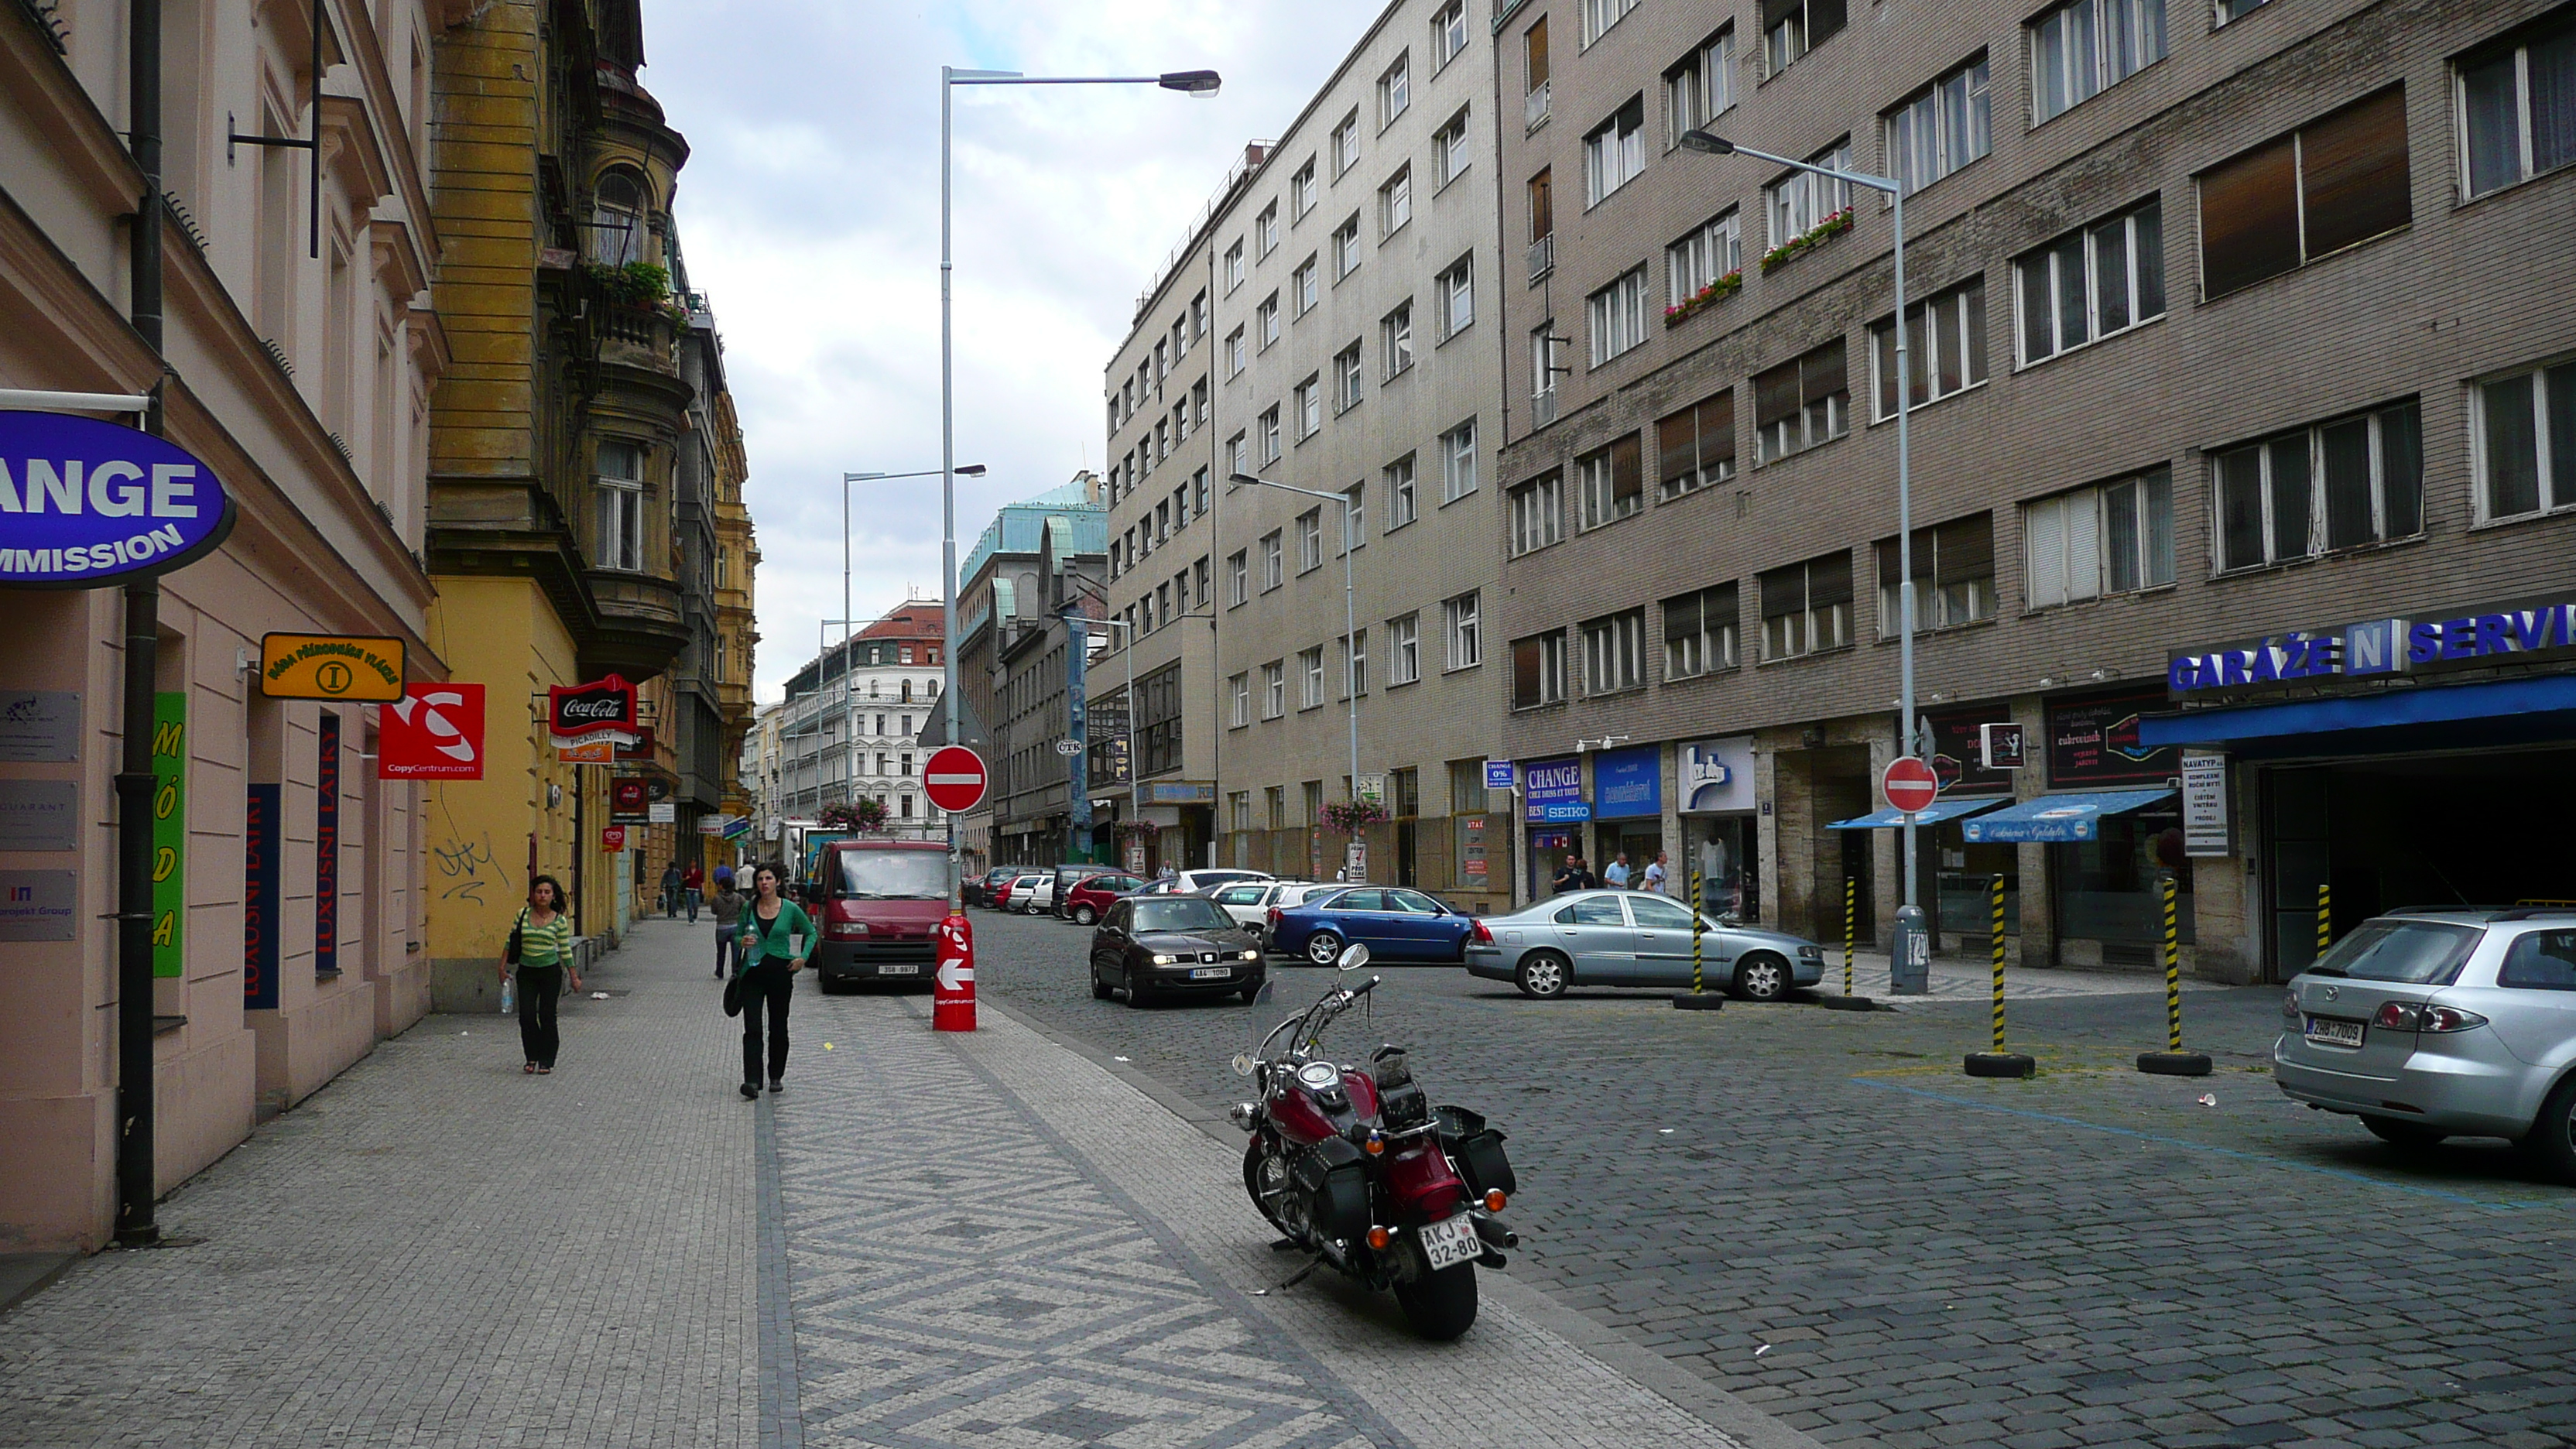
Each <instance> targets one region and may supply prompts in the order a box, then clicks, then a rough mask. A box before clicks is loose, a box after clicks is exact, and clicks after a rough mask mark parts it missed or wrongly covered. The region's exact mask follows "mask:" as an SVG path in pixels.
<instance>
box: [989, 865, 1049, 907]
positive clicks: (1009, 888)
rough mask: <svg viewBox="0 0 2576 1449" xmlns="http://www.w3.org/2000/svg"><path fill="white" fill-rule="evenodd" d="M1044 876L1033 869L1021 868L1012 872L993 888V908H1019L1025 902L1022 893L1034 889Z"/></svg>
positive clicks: (1025, 899)
mask: <svg viewBox="0 0 2576 1449" xmlns="http://www.w3.org/2000/svg"><path fill="white" fill-rule="evenodd" d="M1044 878H1045V877H1042V876H1040V875H1038V874H1037V873H1036V872H1035V871H1027V870H1023V871H1020V872H1018V873H1016V874H1014V875H1013V876H1012V877H1011V878H1010V879H1009V880H1006V881H1004V882H1002V883H1001V885H999V886H998V887H996V888H995V889H994V891H993V909H994V910H997V911H1013V910H1018V909H1020V908H1021V907H1023V906H1024V905H1026V904H1027V897H1026V896H1025V895H1023V894H1022V893H1023V892H1025V891H1034V890H1036V889H1037V888H1038V882H1039V881H1040V880H1042V879H1044Z"/></svg>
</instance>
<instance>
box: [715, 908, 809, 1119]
mask: <svg viewBox="0 0 2576 1449" xmlns="http://www.w3.org/2000/svg"><path fill="white" fill-rule="evenodd" d="M784 876H785V872H784V871H782V870H781V869H780V868H779V867H777V866H775V865H764V866H762V867H760V868H759V869H758V870H755V871H753V872H752V876H751V900H750V902H749V904H750V909H749V910H747V911H744V912H743V913H742V958H741V960H740V961H739V962H737V963H736V964H735V966H734V971H735V974H736V975H738V976H740V977H741V978H742V1095H743V1096H744V1097H745V1098H746V1099H748V1098H752V1097H757V1096H759V1095H760V1080H761V1076H762V1066H763V1063H762V1060H761V1015H762V1011H763V1008H764V1007H765V1008H766V1009H767V1014H768V1017H769V1037H768V1046H769V1056H768V1062H767V1068H768V1071H767V1075H768V1078H769V1090H770V1091H771V1092H772V1093H777V1092H783V1091H785V1090H787V1081H786V1078H787V1003H788V1002H789V1001H791V1000H793V999H794V997H795V995H796V973H797V972H798V971H801V970H803V969H804V967H805V953H806V952H808V951H811V950H813V949H814V921H813V918H812V917H810V916H808V915H806V914H805V911H804V908H803V907H801V906H798V905H797V904H796V903H795V902H794V901H791V900H789V899H787V898H786V896H785V895H784V894H783V887H782V884H781V882H782V880H783V879H784Z"/></svg>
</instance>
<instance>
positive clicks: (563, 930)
mask: <svg viewBox="0 0 2576 1449" xmlns="http://www.w3.org/2000/svg"><path fill="white" fill-rule="evenodd" d="M512 928H513V929H515V930H516V931H517V932H518V933H519V1047H520V1049H521V1050H522V1051H524V1052H525V1053H526V1054H527V1058H528V1063H527V1065H526V1066H523V1067H521V1068H519V1070H520V1071H522V1072H534V1073H536V1074H537V1075H539V1076H543V1075H545V1074H546V1073H548V1072H551V1071H553V1070H554V1069H555V1048H557V1047H558V1046H561V1045H562V1044H563V1039H562V1038H561V1037H560V1036H558V1035H556V1033H555V998H556V997H558V996H561V995H562V994H563V988H564V977H565V975H566V974H567V973H569V974H570V975H571V977H572V989H573V990H575V991H579V990H580V989H581V971H580V968H578V967H576V966H574V965H573V964H572V917H571V916H569V915H566V914H565V913H564V893H563V884H562V882H560V881H557V880H556V879H555V878H554V877H553V876H550V875H541V876H538V877H537V878H536V879H535V880H534V881H532V882H530V883H529V886H528V905H527V909H525V910H523V911H521V912H519V919H518V920H517V921H515V922H513V923H512ZM509 974H510V963H509V962H507V961H504V962H502V963H501V975H502V976H503V977H504V978H506V977H508V976H509Z"/></svg>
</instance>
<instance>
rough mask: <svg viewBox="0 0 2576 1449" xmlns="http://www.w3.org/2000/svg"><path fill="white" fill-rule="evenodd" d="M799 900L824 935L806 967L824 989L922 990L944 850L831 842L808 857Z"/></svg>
mask: <svg viewBox="0 0 2576 1449" xmlns="http://www.w3.org/2000/svg"><path fill="white" fill-rule="evenodd" d="M805 900H806V909H807V910H808V911H809V912H810V913H811V914H812V915H813V917H814V924H815V925H816V926H818V927H820V928H821V930H822V932H823V939H822V940H821V941H820V942H819V943H817V944H816V946H815V948H814V957H813V961H812V965H813V967H814V970H815V973H816V979H817V981H818V982H819V983H820V984H821V985H822V988H823V989H824V990H826V991H831V990H834V989H836V988H838V987H839V986H840V985H841V984H842V983H844V982H853V981H886V982H904V983H914V982H918V983H920V984H922V985H928V984H929V982H930V977H931V970H932V964H933V962H934V961H935V960H936V959H937V949H936V946H935V943H934V942H933V940H932V933H933V932H934V931H936V930H937V929H938V926H939V922H940V920H941V918H943V917H945V916H946V915H947V914H948V846H947V844H946V843H945V842H942V841H935V840H865V839H842V840H835V841H833V842H831V843H830V844H828V845H826V846H824V847H823V849H822V851H821V852H820V853H819V854H817V855H816V856H815V857H814V869H813V873H812V874H811V875H809V876H807V877H806V880H805Z"/></svg>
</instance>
